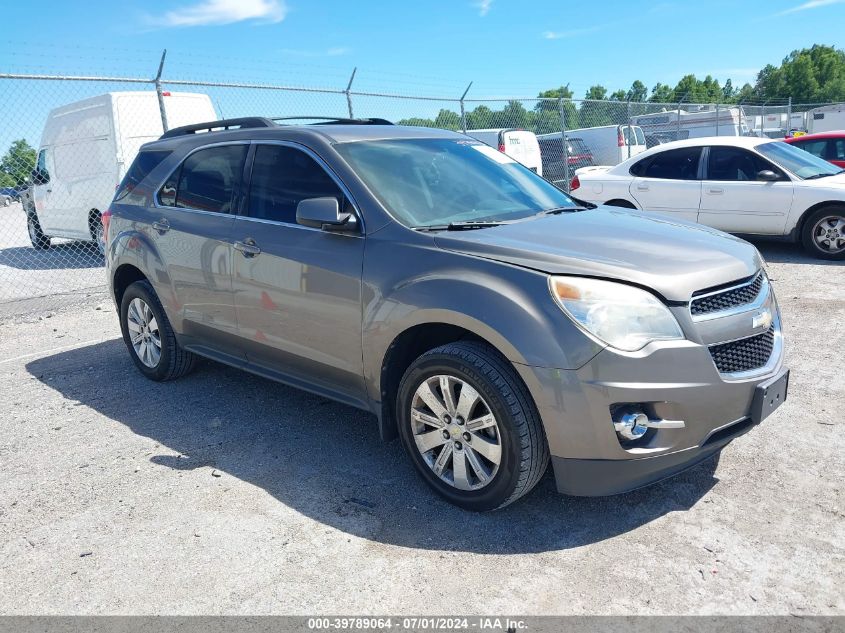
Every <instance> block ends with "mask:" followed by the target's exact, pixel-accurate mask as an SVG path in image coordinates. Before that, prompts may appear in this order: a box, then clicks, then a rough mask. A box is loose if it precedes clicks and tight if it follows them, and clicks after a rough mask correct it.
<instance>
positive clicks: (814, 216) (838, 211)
mask: <svg viewBox="0 0 845 633" xmlns="http://www.w3.org/2000/svg"><path fill="white" fill-rule="evenodd" d="M825 218H832V219H834V220H840V221H841V222H842V223H845V206H837V205H832V206H827V207H822V208H821V209H816V210H815V211H813V212H812V213H811V214H810V215H808V216H807V218H806V219H805V220H804V224H803V225H802V227H801V243H802V245H803V246H804V249H805V250H806V251H807V252H808V253H810V254H811V255H813V257H818V258H820V259H830V260H836V261H838V260H843V259H845V245H843V246H842V247H840V249H839V250H825V246H824V245H823V244H819V243H818V242H817V241H816V232H818V231H821V230H824V228H823V227H819V222H821V221H823V220H824V219H825ZM828 228H830V227H828ZM836 237H837V238H838V237H841V238H842V239H845V232H843V231H842V225H841V224H840V225H839V227H838V228H837V229H836ZM829 243H830V242H829Z"/></svg>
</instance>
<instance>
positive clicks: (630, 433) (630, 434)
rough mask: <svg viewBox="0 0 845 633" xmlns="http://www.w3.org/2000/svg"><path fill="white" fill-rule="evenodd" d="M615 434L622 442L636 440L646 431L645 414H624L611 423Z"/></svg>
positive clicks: (646, 418)
mask: <svg viewBox="0 0 845 633" xmlns="http://www.w3.org/2000/svg"><path fill="white" fill-rule="evenodd" d="M613 428H614V429H616V434H617V435H618V436H619V437H621V438H622V439H623V440H627V441H629V442H630V441H632V440H638V439H640V438H641V437H642V436H643V435H645V432H646V431H647V430H648V416H647V415H646V414H645V413H640V412H633V413H625V414H624V415H622V417H620V418H619V420H618V421H616V422H614V423H613Z"/></svg>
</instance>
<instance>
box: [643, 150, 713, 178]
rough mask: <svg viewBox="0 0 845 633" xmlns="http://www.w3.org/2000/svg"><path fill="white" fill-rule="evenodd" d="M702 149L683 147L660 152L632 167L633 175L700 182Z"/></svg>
mask: <svg viewBox="0 0 845 633" xmlns="http://www.w3.org/2000/svg"><path fill="white" fill-rule="evenodd" d="M700 158H701V148H700V147H683V148H681V149H671V150H669V151H668V152H659V153H657V154H653V155H651V156H650V157H648V158H646V159H643V160H641V161H640V162H638V163H636V164H635V165H633V166H632V167H631V170H630V171H631V174H633V175H634V176H639V177H641V178H661V179H667V180H698V161H699V160H700Z"/></svg>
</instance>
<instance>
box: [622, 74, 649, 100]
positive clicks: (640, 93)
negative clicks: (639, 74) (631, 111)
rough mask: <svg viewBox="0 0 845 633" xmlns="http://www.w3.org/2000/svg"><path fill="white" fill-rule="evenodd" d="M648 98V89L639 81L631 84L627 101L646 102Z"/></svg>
mask: <svg viewBox="0 0 845 633" xmlns="http://www.w3.org/2000/svg"><path fill="white" fill-rule="evenodd" d="M647 98H648V88H646V86H645V84H644V83H643V82H641V81H640V80H639V79H637V80H635V81H634V83H632V84H631V88H630V89H629V90H628V92H627V94H626V95H625V100H626V101H645V100H646V99H647Z"/></svg>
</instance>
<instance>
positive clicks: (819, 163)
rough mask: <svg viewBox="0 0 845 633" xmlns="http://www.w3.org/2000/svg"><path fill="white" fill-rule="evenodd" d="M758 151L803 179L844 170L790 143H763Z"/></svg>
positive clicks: (821, 176)
mask: <svg viewBox="0 0 845 633" xmlns="http://www.w3.org/2000/svg"><path fill="white" fill-rule="evenodd" d="M756 149H757V151H758V152H760V153H761V154H762V155H763V156H765V157H766V158H768V159H769V160H770V161H772V162H773V163H776V164H777V165H779V166H781V167H783V168H784V169H786V170H787V171H791V172H792V173H793V174H795V175H796V176H798V177H799V178H803V179H805V180H806V179H812V178H823V177H824V176H832V175H833V174H838V173H840V172H841V171H843V170H842V169H840V168H839V167H837V166H836V165H834V164H832V163H829V162H827V161H826V160H822V159H821V158H819V157H818V156H814V155H813V154H811V153H810V152H807V151H804V150H803V149H799V148H797V147H793V146H792V145H790V144H789V143H781V142H777V141H775V142H773V143H762V144H761V145H758V146H757V147H756Z"/></svg>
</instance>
